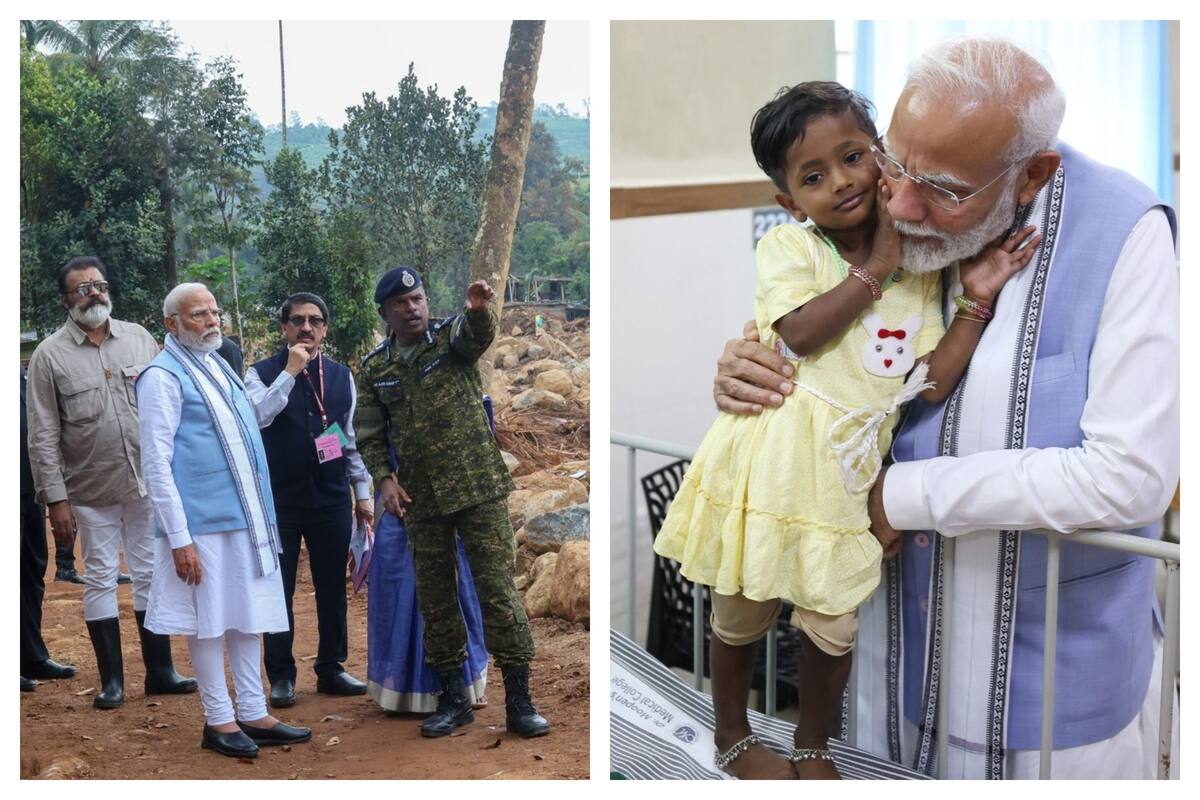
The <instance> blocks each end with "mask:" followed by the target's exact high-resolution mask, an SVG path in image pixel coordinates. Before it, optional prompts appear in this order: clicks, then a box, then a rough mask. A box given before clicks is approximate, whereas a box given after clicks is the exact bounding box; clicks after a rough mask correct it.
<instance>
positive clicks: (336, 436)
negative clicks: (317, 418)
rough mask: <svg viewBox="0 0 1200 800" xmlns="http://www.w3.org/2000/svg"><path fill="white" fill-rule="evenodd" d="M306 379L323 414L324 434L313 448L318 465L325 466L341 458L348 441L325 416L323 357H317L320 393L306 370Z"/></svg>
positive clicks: (339, 429) (317, 439) (340, 428)
mask: <svg viewBox="0 0 1200 800" xmlns="http://www.w3.org/2000/svg"><path fill="white" fill-rule="evenodd" d="M304 379H305V380H306V381H308V386H309V388H310V389H312V390H313V399H314V400H315V401H316V403H317V411H319V412H320V414H321V428H322V433H321V435H320V436H318V437H316V438H315V439H314V440H313V446H314V447H316V449H317V463H319V464H324V463H325V462H326V461H333V460H334V459H335V458H341V457H342V445H344V444H345V443H346V442H347V441H348V440H347V439H346V436H345V434H343V433H342V427H341V426H340V425H338V424H337V423H336V422H335V423H333V424H332V425H330V424H329V418H328V417H327V416H326V414H325V363H324V362H323V361H322V360H321V356H319V355H318V356H317V379H318V380H319V381H320V386H321V391H320V393H319V394H318V392H317V387H316V386H313V385H312V378H311V377H309V374H308V370H307V369H305V370H304Z"/></svg>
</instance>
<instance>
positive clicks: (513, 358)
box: [500, 353, 521, 369]
mask: <svg viewBox="0 0 1200 800" xmlns="http://www.w3.org/2000/svg"><path fill="white" fill-rule="evenodd" d="M520 363H521V357H520V356H519V355H517V354H516V353H505V355H504V358H502V359H500V366H501V367H503V368H504V369H513V368H514V367H516V366H517V365H518V364H520Z"/></svg>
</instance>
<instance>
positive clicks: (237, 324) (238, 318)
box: [229, 245, 246, 349]
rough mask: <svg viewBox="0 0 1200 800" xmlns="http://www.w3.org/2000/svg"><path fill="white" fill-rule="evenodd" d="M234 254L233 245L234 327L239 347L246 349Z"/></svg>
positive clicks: (231, 266) (230, 264) (231, 270)
mask: <svg viewBox="0 0 1200 800" xmlns="http://www.w3.org/2000/svg"><path fill="white" fill-rule="evenodd" d="M233 252H234V250H233V245H229V279H230V280H231V281H232V286H233V327H234V330H236V331H237V337H238V347H241V348H243V349H245V347H246V344H245V342H246V340H245V339H243V338H242V309H241V307H240V306H239V305H238V291H237V262H236V261H234V260H233V258H234V255H233Z"/></svg>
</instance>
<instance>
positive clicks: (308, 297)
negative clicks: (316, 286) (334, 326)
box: [279, 292, 329, 324]
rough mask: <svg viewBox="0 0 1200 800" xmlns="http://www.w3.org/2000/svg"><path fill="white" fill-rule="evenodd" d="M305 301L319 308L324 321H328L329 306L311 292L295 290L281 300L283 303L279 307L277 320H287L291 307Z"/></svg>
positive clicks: (290, 313)
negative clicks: (285, 298) (292, 293)
mask: <svg viewBox="0 0 1200 800" xmlns="http://www.w3.org/2000/svg"><path fill="white" fill-rule="evenodd" d="M305 303H312V304H313V305H314V306H316V307H317V308H319V309H321V316H323V317H324V318H325V322H326V323H327V324H328V322H329V306H327V305H325V301H324V300H322V299H321V298H320V297H317V296H316V295H315V294H313V293H312V292H296V293H295V294H294V295H292V296H291V297H289V298H288V299H287V300H284V301H283V305H282V306H280V307H279V321H280V322H287V321H288V317H290V316H291V315H292V309H293V308H294V307H295V306H302V305H304V304H305Z"/></svg>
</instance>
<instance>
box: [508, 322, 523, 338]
mask: <svg viewBox="0 0 1200 800" xmlns="http://www.w3.org/2000/svg"><path fill="white" fill-rule="evenodd" d="M510 335H511V336H520V335H521V326H520V325H513V329H512V331H511V332H510Z"/></svg>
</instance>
